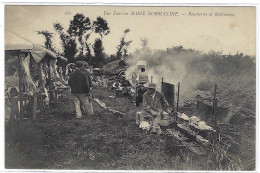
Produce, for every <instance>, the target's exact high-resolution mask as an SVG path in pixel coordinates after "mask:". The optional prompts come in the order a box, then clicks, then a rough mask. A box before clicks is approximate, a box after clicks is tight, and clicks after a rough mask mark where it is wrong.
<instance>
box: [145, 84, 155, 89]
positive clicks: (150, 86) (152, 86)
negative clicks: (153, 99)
mask: <svg viewBox="0 0 260 173" xmlns="http://www.w3.org/2000/svg"><path fill="white" fill-rule="evenodd" d="M147 88H152V89H155V88H156V84H155V83H149V85H148V87H147Z"/></svg>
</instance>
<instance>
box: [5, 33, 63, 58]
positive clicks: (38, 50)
mask: <svg viewBox="0 0 260 173" xmlns="http://www.w3.org/2000/svg"><path fill="white" fill-rule="evenodd" d="M5 50H6V51H8V50H27V51H29V52H31V54H32V56H33V58H34V59H35V60H36V61H37V62H40V61H41V60H42V59H43V58H44V57H45V56H46V54H48V55H49V56H50V57H51V58H55V59H56V58H58V57H60V58H61V59H62V60H67V58H65V57H63V56H60V55H57V54H56V53H54V52H52V51H50V50H48V49H46V48H44V47H43V46H41V45H38V44H35V43H33V42H31V41H30V40H28V39H25V38H23V37H21V36H19V35H18V34H15V33H13V32H10V31H5Z"/></svg>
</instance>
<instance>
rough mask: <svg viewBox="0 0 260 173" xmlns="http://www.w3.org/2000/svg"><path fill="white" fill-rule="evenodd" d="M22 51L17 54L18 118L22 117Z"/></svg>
mask: <svg viewBox="0 0 260 173" xmlns="http://www.w3.org/2000/svg"><path fill="white" fill-rule="evenodd" d="M24 56H25V55H24V53H22V52H20V55H19V56H18V79H19V101H20V113H19V116H20V117H19V118H20V120H21V118H22V117H23V76H22V69H21V66H22V58H24Z"/></svg>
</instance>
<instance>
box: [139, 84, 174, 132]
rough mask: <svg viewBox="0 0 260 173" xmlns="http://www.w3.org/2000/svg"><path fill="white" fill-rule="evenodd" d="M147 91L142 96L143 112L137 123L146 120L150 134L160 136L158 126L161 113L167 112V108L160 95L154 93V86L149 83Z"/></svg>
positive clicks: (156, 92)
mask: <svg viewBox="0 0 260 173" xmlns="http://www.w3.org/2000/svg"><path fill="white" fill-rule="evenodd" d="M147 89H148V90H147V91H146V92H145V93H144V95H143V111H142V113H141V117H137V118H139V121H138V122H140V121H145V120H147V119H148V121H150V125H151V132H152V133H157V134H161V133H162V130H161V128H160V126H159V123H160V121H161V116H162V115H163V111H167V110H168V108H169V106H168V103H167V101H166V100H165V98H164V97H163V95H162V94H161V93H159V92H158V91H156V90H155V89H156V84H154V83H149V85H148V87H147Z"/></svg>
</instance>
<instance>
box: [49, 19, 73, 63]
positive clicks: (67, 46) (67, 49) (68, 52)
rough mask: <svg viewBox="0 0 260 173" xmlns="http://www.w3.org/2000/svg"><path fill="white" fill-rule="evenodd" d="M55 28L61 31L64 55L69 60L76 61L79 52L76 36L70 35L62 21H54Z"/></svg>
mask: <svg viewBox="0 0 260 173" xmlns="http://www.w3.org/2000/svg"><path fill="white" fill-rule="evenodd" d="M53 26H54V29H55V30H56V31H57V32H58V33H59V35H60V39H61V45H62V49H63V55H64V56H65V57H66V58H68V62H74V61H75V55H76V53H77V45H76V42H75V39H74V37H70V36H69V35H68V34H66V33H65V32H64V31H63V29H64V28H63V26H62V25H61V24H60V23H54V25H53Z"/></svg>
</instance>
